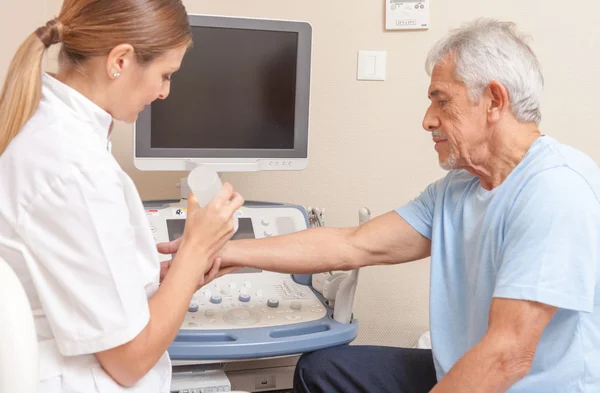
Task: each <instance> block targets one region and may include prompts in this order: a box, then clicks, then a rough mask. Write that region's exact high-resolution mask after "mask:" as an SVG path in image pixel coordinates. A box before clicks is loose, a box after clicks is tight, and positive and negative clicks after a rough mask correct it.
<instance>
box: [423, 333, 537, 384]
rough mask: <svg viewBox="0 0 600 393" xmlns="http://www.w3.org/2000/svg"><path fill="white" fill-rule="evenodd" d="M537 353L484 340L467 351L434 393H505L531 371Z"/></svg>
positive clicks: (487, 339)
mask: <svg viewBox="0 0 600 393" xmlns="http://www.w3.org/2000/svg"><path fill="white" fill-rule="evenodd" d="M532 361H533V354H531V356H529V354H526V355H518V352H515V351H511V350H510V349H508V348H507V347H503V345H502V343H495V342H493V340H491V339H489V338H484V339H483V340H482V341H481V342H480V343H479V344H477V345H476V346H475V347H473V348H472V349H471V350H470V351H469V352H467V353H466V354H465V355H464V356H463V357H462V358H461V359H460V360H459V361H458V362H456V364H455V365H454V367H452V369H451V370H450V371H449V372H448V374H446V375H445V376H444V377H443V378H442V380H441V381H440V382H439V383H438V384H437V385H436V386H435V387H434V388H433V390H432V391H431V393H472V392H477V393H504V392H506V391H507V390H508V389H509V388H510V387H511V386H512V385H513V384H515V383H516V382H517V381H518V380H519V379H521V378H523V377H524V376H525V375H527V373H528V372H529V369H530V366H531V362H532Z"/></svg>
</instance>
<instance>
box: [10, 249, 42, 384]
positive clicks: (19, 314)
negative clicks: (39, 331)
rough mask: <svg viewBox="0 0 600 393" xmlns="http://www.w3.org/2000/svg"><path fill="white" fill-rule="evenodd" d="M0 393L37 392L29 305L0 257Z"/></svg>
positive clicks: (13, 276)
mask: <svg viewBox="0 0 600 393" xmlns="http://www.w3.org/2000/svg"><path fill="white" fill-rule="evenodd" d="M0 315H1V316H2V317H1V318H0V321H1V322H0V392H37V391H38V388H39V378H38V373H39V364H38V348H37V337H36V331H35V325H34V321H33V314H32V313H31V305H30V304H29V300H28V299H27V295H26V294H25V290H24V289H23V286H22V285H21V281H19V278H18V277H17V275H16V274H15V272H14V271H13V269H12V268H11V267H10V266H9V265H8V263H7V262H6V261H5V260H4V259H3V258H2V257H1V256H0Z"/></svg>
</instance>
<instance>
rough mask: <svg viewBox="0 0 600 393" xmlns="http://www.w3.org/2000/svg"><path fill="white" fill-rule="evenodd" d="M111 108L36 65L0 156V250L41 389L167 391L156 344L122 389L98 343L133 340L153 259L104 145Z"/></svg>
mask: <svg viewBox="0 0 600 393" xmlns="http://www.w3.org/2000/svg"><path fill="white" fill-rule="evenodd" d="M111 123H112V118H111V116H110V115H109V114H108V113H107V112H105V111H104V110H102V109H101V108H99V107H98V106H96V105H95V104H94V103H93V102H91V101H90V100H88V99H87V98H85V97H84V96H83V95H81V94H79V93H78V92H77V91H75V90H73V89H71V88H70V87H68V86H66V85H64V84H62V83H60V82H59V81H58V80H56V79H54V78H53V77H52V76H49V75H47V74H44V76H43V90H42V100H41V103H40V106H39V108H38V110H37V111H36V113H35V115H34V116H33V117H32V119H31V120H30V121H29V122H28V123H27V124H26V126H25V127H24V128H23V130H22V131H21V132H20V133H19V134H18V135H17V137H16V138H15V139H14V140H13V141H12V142H11V144H10V145H9V147H8V149H7V150H6V151H5V152H4V153H3V154H2V155H0V201H2V202H1V203H0V236H1V237H4V238H8V239H11V240H13V241H15V242H17V243H19V244H21V245H22V246H23V247H24V249H25V250H26V252H27V253H28V254H30V256H31V258H30V260H29V262H27V261H26V259H25V258H23V256H22V255H21V254H19V253H16V252H12V251H9V250H7V249H0V253H1V254H0V255H2V257H4V258H5V259H6V260H7V261H8V262H9V264H11V266H12V267H13V269H14V270H15V271H16V272H17V275H18V276H19V278H20V279H21V281H22V283H23V286H24V287H25V290H26V292H27V295H28V297H29V300H30V303H31V305H32V308H33V309H34V310H33V311H34V315H35V321H36V329H37V334H38V341H39V344H40V357H41V360H40V392H44V393H67V392H68V393H79V392H81V393H94V392H98V393H109V392H110V393H113V392H114V393H116V392H136V393H164V392H169V386H170V381H171V364H170V360H169V358H168V355H167V354H166V353H165V354H164V355H163V357H162V358H161V359H160V361H159V362H158V363H157V364H156V366H155V367H154V368H153V369H152V370H151V371H150V372H149V373H148V374H147V375H146V376H145V377H144V378H143V379H142V380H141V381H140V382H139V383H138V384H137V385H136V386H135V387H134V388H131V389H125V388H122V387H120V386H119V385H118V384H117V383H115V382H114V381H113V380H112V378H110V376H108V375H107V374H106V373H105V372H104V370H103V369H102V368H101V367H100V365H99V363H98V362H97V360H96V358H95V356H94V355H93V354H94V353H96V352H99V351H103V350H106V349H109V348H113V347H116V346H119V345H121V344H124V343H126V342H128V341H131V340H132V339H133V338H134V337H136V336H137V335H138V334H139V333H140V331H141V330H142V329H144V327H145V326H146V325H147V323H148V321H149V316H150V315H149V307H148V299H149V298H150V297H151V296H152V295H153V294H154V293H155V292H156V290H157V289H158V283H159V272H160V264H159V260H158V255H157V252H156V246H155V244H154V240H153V237H152V233H151V231H150V228H149V225H148V221H147V218H146V216H145V210H144V208H143V206H142V203H141V200H140V196H139V194H138V192H137V190H136V188H135V185H134V184H133V182H132V180H131V179H130V177H129V176H128V175H127V174H126V173H125V172H124V171H123V170H122V169H121V167H120V166H119V164H118V163H117V162H116V161H115V159H114V158H113V156H112V155H111V154H110V152H109V151H108V149H107V145H108V131H109V128H110V125H111Z"/></svg>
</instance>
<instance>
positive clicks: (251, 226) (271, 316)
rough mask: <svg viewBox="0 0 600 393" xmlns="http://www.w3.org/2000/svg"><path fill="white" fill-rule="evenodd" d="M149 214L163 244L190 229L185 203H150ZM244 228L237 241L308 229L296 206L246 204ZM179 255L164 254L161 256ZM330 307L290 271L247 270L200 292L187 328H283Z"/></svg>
mask: <svg viewBox="0 0 600 393" xmlns="http://www.w3.org/2000/svg"><path fill="white" fill-rule="evenodd" d="M146 216H147V217H148V222H149V225H150V228H151V230H152V233H153V235H154V240H155V241H156V242H157V243H160V242H166V241H171V240H175V239H177V238H179V237H180V236H181V235H182V234H183V230H184V228H185V218H186V216H187V209H186V207H185V204H173V205H166V206H147V207H146ZM236 216H237V217H238V220H239V228H238V230H237V232H236V233H235V234H234V236H233V239H259V238H265V237H271V236H279V235H284V234H288V233H292V232H297V231H299V230H302V229H306V228H307V224H306V217H305V215H304V214H303V213H302V212H301V211H300V210H298V209H297V208H294V207H288V206H278V205H268V206H260V207H248V206H243V207H242V208H240V209H239V210H238V211H237V212H236ZM172 257H173V256H169V255H166V256H165V255H161V260H168V259H171V258H172ZM325 314H326V310H325V307H324V306H323V304H322V303H321V301H319V299H318V298H317V296H316V295H315V294H314V293H313V292H312V290H311V289H310V288H309V287H308V286H304V285H299V284H297V283H296V282H294V280H293V279H292V277H291V276H290V275H289V274H281V273H275V272H267V271H262V270H258V269H252V268H243V269H240V270H238V271H236V272H234V273H230V274H227V275H225V276H223V277H219V278H217V279H216V280H214V281H213V282H211V283H210V284H208V285H207V286H205V287H203V288H201V289H200V290H198V291H197V292H196V293H195V294H194V296H193V298H192V301H191V302H190V305H189V307H188V312H187V314H186V316H185V320H184V322H183V325H182V327H181V330H184V331H185V330H227V329H245V328H260V327H273V326H283V325H290V324H296V323H303V322H311V321H317V320H319V319H322V318H323V317H325Z"/></svg>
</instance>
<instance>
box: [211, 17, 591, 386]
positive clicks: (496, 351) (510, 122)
mask: <svg viewBox="0 0 600 393" xmlns="http://www.w3.org/2000/svg"><path fill="white" fill-rule="evenodd" d="M426 64H427V71H428V72H429V74H430V75H431V84H430V86H429V90H428V95H429V98H430V100H431V105H430V106H429V108H428V109H427V112H426V113H425V118H424V120H423V128H424V129H425V130H426V131H427V132H429V133H430V135H431V137H432V139H433V142H434V143H435V150H436V151H437V153H438V156H439V162H440V164H441V166H442V167H443V168H444V169H447V170H448V171H449V172H448V174H447V175H446V176H445V177H444V178H442V179H440V180H438V181H436V182H435V183H433V184H430V185H429V186H427V188H426V189H425V191H424V192H423V193H422V194H421V195H419V196H418V197H417V198H416V199H414V200H413V201H411V202H409V203H407V204H405V205H404V206H402V207H400V208H398V209H397V210H395V211H392V212H389V213H387V214H384V215H382V216H380V217H377V218H374V219H373V220H371V221H369V222H368V223H366V224H364V225H362V226H360V227H357V228H346V229H335V228H314V229H309V230H306V231H303V232H299V233H295V234H291V235H287V236H282V237H274V238H268V239H260V240H236V241H232V242H230V243H228V244H227V245H226V247H225V248H224V250H223V252H222V260H223V265H225V266H226V265H234V266H235V265H237V266H249V267H255V268H261V269H266V270H273V271H280V272H294V273H314V272H322V271H331V270H344V269H356V268H360V267H364V266H369V265H392V264H398V263H404V262H409V261H415V260H419V259H422V258H425V257H428V256H431V284H430V285H431V290H430V294H431V296H430V309H431V312H430V314H431V319H430V323H431V338H432V351H428V350H418V349H406V348H404V349H403V348H388V347H369V346H343V347H337V348H333V349H326V350H321V351H317V352H314V353H311V354H307V355H304V356H303V357H302V358H301V360H300V361H299V363H298V366H297V369H296V376H295V382H294V384H295V391H296V392H298V393H308V392H310V393H319V392H327V393H332V392H336V393H337V392H339V393H359V392H360V393H363V392H368V393H388V392H389V393H392V392H393V393H402V392H410V393H413V392H414V393H422V392H429V391H431V392H434V393H499V392H510V393H583V392H587V393H595V392H600V285H598V282H599V274H600V269H599V265H600V246H599V245H600V203H599V197H600V170H599V168H598V166H597V165H596V164H595V163H594V162H593V161H592V160H591V159H590V158H589V157H587V156H586V155H584V154H583V153H581V152H580V151H577V150H576V149H574V148H572V147H569V146H565V145H563V144H561V143H559V142H558V141H557V140H555V139H553V138H552V137H550V136H545V135H544V134H543V133H542V132H541V131H540V128H539V123H540V119H541V114H540V102H539V100H540V93H541V91H542V86H543V79H542V75H541V72H540V67H539V65H538V61H537V60H536V57H535V55H534V54H533V52H532V51H531V49H530V48H529V47H528V45H527V44H526V43H525V42H524V41H523V39H522V37H521V35H520V34H518V33H517V32H516V29H515V27H514V26H513V24H511V23H502V22H498V21H493V20H479V21H476V22H474V23H471V24H469V25H466V26H464V27H463V28H460V29H458V30H456V31H454V32H451V34H450V35H449V36H447V37H446V38H444V39H442V40H441V41H440V42H439V43H437V44H436V45H435V46H434V47H433V49H432V50H431V53H430V54H429V56H428V58H427V62H426ZM398 329H400V327H398ZM392 334H393V333H392Z"/></svg>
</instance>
